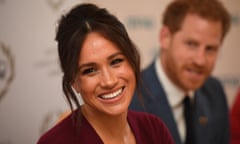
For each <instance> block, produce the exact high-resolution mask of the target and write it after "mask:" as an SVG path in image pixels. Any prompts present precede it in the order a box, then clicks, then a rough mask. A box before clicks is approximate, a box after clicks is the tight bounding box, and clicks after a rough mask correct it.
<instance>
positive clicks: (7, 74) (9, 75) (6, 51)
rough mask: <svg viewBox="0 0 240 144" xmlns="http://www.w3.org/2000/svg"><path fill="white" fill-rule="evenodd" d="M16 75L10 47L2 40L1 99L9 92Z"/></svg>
mask: <svg viewBox="0 0 240 144" xmlns="http://www.w3.org/2000/svg"><path fill="white" fill-rule="evenodd" d="M13 77H14V60H13V56H12V54H11V52H10V48H9V47H8V46H6V45H5V44H4V43H2V42H0V101H1V100H2V98H3V97H4V95H5V94H6V93H7V91H8V88H9V86H10V84H11V82H12V80H13Z"/></svg>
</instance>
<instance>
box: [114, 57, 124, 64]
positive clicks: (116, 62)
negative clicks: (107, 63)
mask: <svg viewBox="0 0 240 144" xmlns="http://www.w3.org/2000/svg"><path fill="white" fill-rule="evenodd" d="M122 61H123V59H121V58H118V59H114V60H113V61H112V62H111V65H117V64H119V63H121V62H122Z"/></svg>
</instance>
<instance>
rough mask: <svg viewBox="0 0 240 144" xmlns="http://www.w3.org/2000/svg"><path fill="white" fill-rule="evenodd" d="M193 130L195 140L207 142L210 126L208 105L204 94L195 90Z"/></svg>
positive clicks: (205, 143) (206, 143)
mask: <svg viewBox="0 0 240 144" xmlns="http://www.w3.org/2000/svg"><path fill="white" fill-rule="evenodd" d="M194 109H195V114H196V115H195V120H194V121H195V131H196V135H195V137H196V141H198V142H201V144H202V143H204V144H209V136H210V131H211V130H210V128H209V123H210V122H211V113H210V105H209V103H208V101H207V99H206V96H205V95H204V94H203V93H202V92H201V91H197V92H196V94H195V107H194Z"/></svg>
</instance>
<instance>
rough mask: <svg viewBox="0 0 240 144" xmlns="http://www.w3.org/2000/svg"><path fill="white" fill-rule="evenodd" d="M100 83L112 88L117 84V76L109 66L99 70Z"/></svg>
mask: <svg viewBox="0 0 240 144" xmlns="http://www.w3.org/2000/svg"><path fill="white" fill-rule="evenodd" d="M100 84H101V86H102V87H104V88H113V87H114V86H115V85H116V84H117V77H116V75H115V73H114V72H113V71H112V70H111V68H105V69H104V70H103V71H102V72H101V77H100Z"/></svg>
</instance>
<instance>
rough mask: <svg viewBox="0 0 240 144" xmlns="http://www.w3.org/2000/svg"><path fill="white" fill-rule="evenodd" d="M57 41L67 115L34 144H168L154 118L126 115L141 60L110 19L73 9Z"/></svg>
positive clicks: (84, 7)
mask: <svg viewBox="0 0 240 144" xmlns="http://www.w3.org/2000/svg"><path fill="white" fill-rule="evenodd" d="M56 40H57V42H58V54H59V58H60V64H61V68H62V71H63V83H62V84H63V91H64V93H65V95H66V98H67V100H68V102H69V105H70V107H71V109H72V112H71V113H70V114H69V115H68V116H67V117H66V118H65V119H63V120H62V121H60V122H59V123H58V124H57V125H56V126H54V127H53V128H52V129H50V130H49V131H48V132H46V134H44V135H43V136H42V137H41V138H40V139H39V141H38V144H50V143H51V144H52V143H57V144H66V143H71V144H79V143H84V144H85V143H87V144H96V143H97V144H103V143H104V144H113V143H114V144H136V143H137V144H149V143H151V144H161V143H164V144H172V143H173V141H172V138H171V135H170V134H169V131H168V129H167V128H166V127H165V125H164V124H163V122H162V121H161V120H160V119H159V118H158V117H156V116H153V115H151V114H146V113H142V112H135V111H130V110H128V107H129V104H130V102H131V99H132V97H133V94H134V90H135V88H136V87H137V86H136V84H137V83H138V81H139V73H140V57H139V54H138V51H137V49H136V47H135V46H134V44H133V43H132V41H131V40H130V38H129V36H128V34H127V31H126V29H125V27H124V25H123V24H122V23H121V22H120V21H119V20H118V19H117V18H116V17H115V16H113V15H111V14H110V13H109V12H108V11H107V10H106V9H103V8H99V7H97V6H96V5H94V4H81V5H78V6H76V7H74V8H73V9H72V10H71V11H70V12H69V13H68V14H66V15H64V16H63V17H62V18H61V20H60V24H59V27H58V31H57V35H56ZM73 89H74V90H73ZM74 91H76V92H77V93H80V95H81V96H82V99H83V101H84V104H82V105H80V104H79V102H78V98H77V95H75V92H74ZM72 102H73V103H72ZM74 105H75V106H76V109H74V107H75V106H74Z"/></svg>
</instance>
